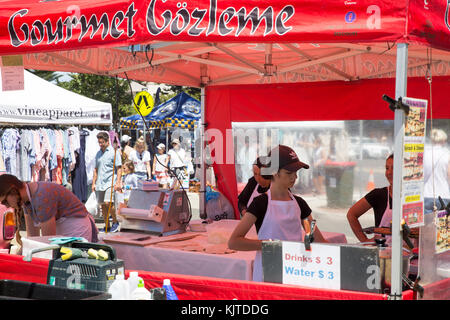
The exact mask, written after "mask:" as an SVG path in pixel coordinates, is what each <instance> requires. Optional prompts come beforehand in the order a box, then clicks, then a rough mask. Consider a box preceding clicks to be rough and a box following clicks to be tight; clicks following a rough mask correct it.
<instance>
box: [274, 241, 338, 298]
mask: <svg viewBox="0 0 450 320" xmlns="http://www.w3.org/2000/svg"><path fill="white" fill-rule="evenodd" d="M282 259H283V271H282V274H283V283H284V284H294V285H300V286H305V287H314V288H324V289H336V290H339V289H340V287H341V272H340V269H341V252H340V247H339V246H332V245H326V244H319V243H317V244H316V243H313V244H311V251H306V250H305V245H304V244H303V243H302V242H288V241H283V258H282Z"/></svg>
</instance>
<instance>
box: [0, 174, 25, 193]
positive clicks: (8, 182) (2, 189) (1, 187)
mask: <svg viewBox="0 0 450 320" xmlns="http://www.w3.org/2000/svg"><path fill="white" fill-rule="evenodd" d="M22 187H23V182H22V181H20V180H19V179H18V178H17V177H16V176H13V175H12V174H2V175H1V176H0V196H4V195H7V194H8V192H9V191H10V190H11V188H16V189H17V190H19V189H21V188H22Z"/></svg>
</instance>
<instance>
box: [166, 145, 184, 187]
mask: <svg viewBox="0 0 450 320" xmlns="http://www.w3.org/2000/svg"><path fill="white" fill-rule="evenodd" d="M171 144H172V147H173V148H172V149H170V150H169V152H167V155H168V156H169V163H170V169H171V170H173V171H174V173H175V175H176V177H177V178H178V179H177V184H178V180H179V182H180V183H183V180H184V179H185V177H186V176H187V172H186V151H184V149H183V148H181V145H180V140H178V139H173V140H172V143H171ZM174 179H176V178H175V177H174ZM177 184H175V185H177Z"/></svg>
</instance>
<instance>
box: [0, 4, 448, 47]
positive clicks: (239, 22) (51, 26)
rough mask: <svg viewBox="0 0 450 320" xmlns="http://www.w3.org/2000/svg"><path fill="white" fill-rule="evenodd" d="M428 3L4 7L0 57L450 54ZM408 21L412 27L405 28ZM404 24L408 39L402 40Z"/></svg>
mask: <svg viewBox="0 0 450 320" xmlns="http://www.w3.org/2000/svg"><path fill="white" fill-rule="evenodd" d="M428 2H430V1H426V0H425V1H424V0H414V1H390V2H386V1H381V0H333V1H320V2H317V1H313V0H293V1H278V0H274V1H258V0H248V1H241V0H227V1H220V0H204V1H189V0H184V1H183V0H175V1H173V0H146V1H125V0H112V1H106V2H105V1H102V2H95V1H90V0H82V1H66V0H41V1H38V0H35V1H16V0H11V1H2V5H1V8H0V54H8V53H9V54H14V53H24V52H30V51H51V50H69V49H76V48H83V47H87V46H93V45H94V46H116V47H117V46H126V45H130V44H138V43H145V42H149V41H152V40H163V41H213V42H221V41H228V42H230V41H233V42H244V41H245V42H252V41H253V42H273V41H280V42H374V41H381V42H383V41H397V40H400V39H402V40H408V38H411V39H413V40H417V41H422V42H426V43H433V42H434V44H435V45H436V46H440V47H447V48H450V45H449V41H448V36H449V33H450V30H449V29H450V24H449V22H448V18H447V15H446V13H447V6H448V3H447V2H446V0H441V1H437V2H433V3H432V4H430V3H428ZM408 8H409V11H408V10H407V9H408ZM408 17H411V19H412V20H414V22H413V23H411V24H410V25H408V24H407V19H408ZM429 21H433V23H432V24H430V23H429ZM407 25H408V27H410V29H411V35H407V34H405V26H407Z"/></svg>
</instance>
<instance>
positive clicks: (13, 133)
mask: <svg viewBox="0 0 450 320" xmlns="http://www.w3.org/2000/svg"><path fill="white" fill-rule="evenodd" d="M105 131H107V130H105ZM98 132H100V130H98V129H95V128H92V130H89V129H84V128H83V129H80V128H79V127H76V126H72V127H69V128H68V127H58V126H48V127H36V126H21V127H19V128H16V127H14V128H11V127H7V126H2V127H0V172H3V173H9V174H13V175H15V176H17V177H18V178H19V179H21V180H22V181H26V182H30V181H32V182H37V181H51V182H55V183H58V184H61V185H64V186H66V185H67V184H69V183H72V184H73V178H74V177H73V176H72V175H73V174H74V175H75V186H72V190H73V192H74V193H75V194H76V195H77V196H78V197H79V199H80V200H81V201H82V202H85V201H86V200H87V197H86V195H87V191H86V190H87V188H88V184H89V183H92V175H93V166H94V164H95V154H96V153H97V151H98V150H99V149H100V147H99V145H98V141H97V134H98ZM82 140H83V141H82ZM82 145H83V146H82ZM77 163H78V165H77ZM75 169H77V171H76V173H75Z"/></svg>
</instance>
